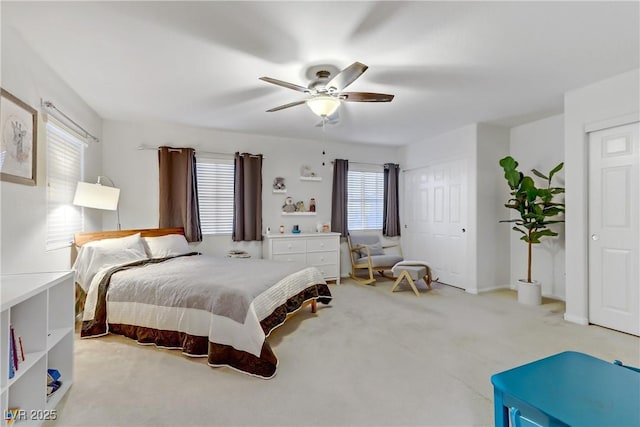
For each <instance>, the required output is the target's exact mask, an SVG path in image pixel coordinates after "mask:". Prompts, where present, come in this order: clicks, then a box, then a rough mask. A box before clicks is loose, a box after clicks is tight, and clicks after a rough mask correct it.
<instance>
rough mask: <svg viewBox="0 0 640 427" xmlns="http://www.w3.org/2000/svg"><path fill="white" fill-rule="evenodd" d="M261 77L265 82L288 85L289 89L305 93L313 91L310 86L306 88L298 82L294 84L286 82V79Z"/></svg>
mask: <svg viewBox="0 0 640 427" xmlns="http://www.w3.org/2000/svg"><path fill="white" fill-rule="evenodd" d="M259 79H260V80H262V81H263V82H267V83H272V84H274V85H278V86H282V87H286V88H288V89H293V90H297V91H298V92H304V93H310V92H311V91H310V90H309V88H306V87H304V86H299V85H296V84H293V83H289V82H285V81H282V80H278V79H274V78H271V77H260V78H259Z"/></svg>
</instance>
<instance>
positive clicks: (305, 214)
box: [282, 212, 316, 216]
mask: <svg viewBox="0 0 640 427" xmlns="http://www.w3.org/2000/svg"><path fill="white" fill-rule="evenodd" d="M315 214H316V213H315V212H282V216H312V215H315Z"/></svg>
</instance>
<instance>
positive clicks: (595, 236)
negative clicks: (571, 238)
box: [591, 233, 600, 241]
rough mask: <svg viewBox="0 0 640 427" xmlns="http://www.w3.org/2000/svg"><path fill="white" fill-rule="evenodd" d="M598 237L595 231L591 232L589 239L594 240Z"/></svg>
mask: <svg viewBox="0 0 640 427" xmlns="http://www.w3.org/2000/svg"><path fill="white" fill-rule="evenodd" d="M599 238H600V236H598V235H597V234H596V233H593V234H592V235H591V240H593V241H596V240H598V239H599Z"/></svg>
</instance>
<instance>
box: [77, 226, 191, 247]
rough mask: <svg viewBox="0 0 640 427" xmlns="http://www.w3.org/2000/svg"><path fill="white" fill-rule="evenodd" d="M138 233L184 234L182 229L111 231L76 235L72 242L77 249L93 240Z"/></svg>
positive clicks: (145, 235) (147, 234) (155, 235)
mask: <svg viewBox="0 0 640 427" xmlns="http://www.w3.org/2000/svg"><path fill="white" fill-rule="evenodd" d="M136 233H140V235H141V236H142V237H158V236H166V235H167V234H184V228H182V227H176V228H141V229H138V230H111V231H89V232H86V233H76V234H74V235H73V241H74V243H75V245H76V246H77V247H80V246H82V245H84V244H85V243H89V242H93V241H94V240H102V239H114V238H118V237H127V236H131V235H132V234H136Z"/></svg>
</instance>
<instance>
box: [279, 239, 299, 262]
mask: <svg viewBox="0 0 640 427" xmlns="http://www.w3.org/2000/svg"><path fill="white" fill-rule="evenodd" d="M306 250H307V244H306V241H305V240H304V239H280V240H275V241H274V242H273V255H277V254H295V253H304V252H306ZM302 262H304V257H303V261H302Z"/></svg>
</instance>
